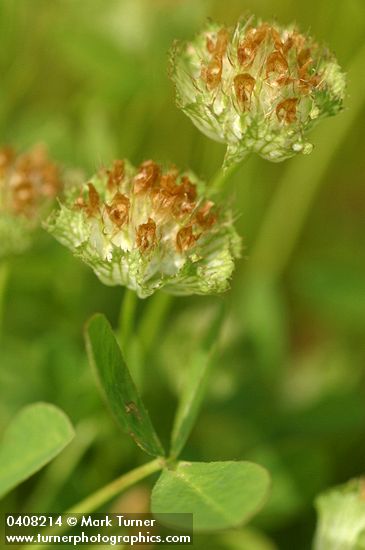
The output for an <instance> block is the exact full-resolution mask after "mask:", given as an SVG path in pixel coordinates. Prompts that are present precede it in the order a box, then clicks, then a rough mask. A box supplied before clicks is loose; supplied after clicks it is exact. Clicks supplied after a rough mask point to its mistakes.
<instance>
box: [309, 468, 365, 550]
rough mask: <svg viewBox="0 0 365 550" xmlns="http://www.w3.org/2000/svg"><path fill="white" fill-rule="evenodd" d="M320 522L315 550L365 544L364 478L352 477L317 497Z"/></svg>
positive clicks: (356, 548) (354, 548) (357, 547)
mask: <svg viewBox="0 0 365 550" xmlns="http://www.w3.org/2000/svg"><path fill="white" fill-rule="evenodd" d="M316 508H317V512H318V515H319V517H318V525H317V530H316V536H315V543H314V550H321V549H322V548H343V549H348V550H360V549H361V548H365V480H364V479H361V478H360V479H353V480H351V481H349V482H347V483H345V484H344V485H341V486H339V487H335V488H332V489H330V490H329V491H326V492H325V493H323V494H322V495H320V496H319V497H318V498H317V500H316Z"/></svg>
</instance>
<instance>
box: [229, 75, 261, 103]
mask: <svg viewBox="0 0 365 550" xmlns="http://www.w3.org/2000/svg"><path fill="white" fill-rule="evenodd" d="M255 84H256V80H255V79H254V78H253V76H251V75H250V74H248V73H244V74H238V75H237V76H235V77H234V80H233V85H234V91H235V94H236V97H237V101H238V103H239V105H240V107H241V108H244V107H245V106H246V105H247V103H248V102H249V101H250V99H251V96H252V92H253V90H254V87H255Z"/></svg>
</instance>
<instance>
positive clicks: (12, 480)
mask: <svg viewBox="0 0 365 550" xmlns="http://www.w3.org/2000/svg"><path fill="white" fill-rule="evenodd" d="M73 437H74V430H73V427H72V425H71V423H70V421H69V419H68V418H67V416H66V415H65V414H64V413H63V412H62V411H61V410H60V409H58V408H57V407H55V406H54V405H50V404H48V403H35V404H33V405H28V406H27V407H24V408H23V409H22V410H21V411H20V412H19V413H18V414H17V415H16V416H15V418H14V419H13V420H12V422H11V423H10V425H9V427H8V428H7V430H6V431H5V433H4V436H3V439H2V441H1V443H0V496H3V495H4V494H5V493H7V492H8V491H10V490H11V489H13V488H14V487H16V486H17V485H18V484H19V483H21V482H22V481H24V480H25V479H27V478H28V477H30V476H31V475H33V474H34V473H35V472H37V471H38V470H40V469H41V468H42V467H43V466H45V465H46V464H47V463H48V462H49V461H50V460H52V459H53V458H54V457H55V456H57V455H58V454H59V453H60V452H61V451H62V449H64V447H66V445H68V444H69V443H70V441H71V440H72V438H73Z"/></svg>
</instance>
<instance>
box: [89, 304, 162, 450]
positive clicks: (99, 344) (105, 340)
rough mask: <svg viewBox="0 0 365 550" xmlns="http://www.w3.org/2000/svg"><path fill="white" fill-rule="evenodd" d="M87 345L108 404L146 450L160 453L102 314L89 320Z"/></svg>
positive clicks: (117, 347)
mask: <svg viewBox="0 0 365 550" xmlns="http://www.w3.org/2000/svg"><path fill="white" fill-rule="evenodd" d="M86 346H87V351H88V356H89V361H90V363H91V364H92V365H94V366H95V368H96V371H97V374H98V378H99V380H100V383H101V386H102V389H103V392H104V394H105V396H106V399H107V401H108V403H109V406H110V408H111V410H112V411H113V413H114V415H115V416H116V418H117V420H118V421H119V423H120V424H121V426H122V427H123V429H124V430H125V431H126V432H127V433H128V434H129V435H130V436H131V437H132V438H133V439H134V441H135V442H136V443H137V445H138V446H139V447H140V448H141V449H143V450H144V451H145V452H146V453H148V454H150V455H152V456H161V455H163V454H164V450H163V448H162V445H161V443H160V441H159V439H158V437H157V435H156V432H155V430H154V428H153V426H152V422H151V420H150V417H149V415H148V412H147V410H146V409H145V406H144V404H143V402H142V399H141V398H140V396H139V394H138V391H137V388H136V386H135V384H134V382H133V380H132V377H131V375H130V373H129V370H128V367H127V365H126V363H125V361H124V359H123V356H122V353H121V350H120V347H119V346H118V343H117V340H116V338H115V336H114V333H113V331H112V328H111V326H110V325H109V323H108V321H107V320H106V318H105V317H104V315H101V314H97V315H94V316H93V317H92V318H91V319H90V321H89V322H88V325H87V327H86Z"/></svg>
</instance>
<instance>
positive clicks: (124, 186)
mask: <svg viewBox="0 0 365 550" xmlns="http://www.w3.org/2000/svg"><path fill="white" fill-rule="evenodd" d="M204 192H205V186H204V184H203V183H202V182H200V181H198V180H197V178H196V177H195V176H194V175H193V174H191V173H184V174H179V172H178V171H177V170H176V169H171V170H168V171H162V170H161V168H160V166H159V165H157V164H156V163H155V162H153V161H146V162H144V163H143V164H142V165H141V166H140V167H139V168H138V169H135V168H134V167H133V166H131V165H130V164H129V163H128V162H127V161H115V162H114V165H113V167H112V168H111V169H110V170H101V171H100V172H99V173H98V174H97V175H95V176H94V177H93V178H92V179H91V180H90V182H89V183H87V184H84V185H82V186H81V187H80V186H77V187H74V188H71V189H69V190H68V191H67V192H66V200H65V202H63V203H61V204H60V206H59V208H58V209H57V210H55V211H54V212H53V213H52V214H51V216H50V218H49V219H48V221H47V223H46V225H45V227H46V229H47V230H48V231H49V232H50V233H51V234H52V235H53V236H54V237H55V238H56V239H57V240H58V241H60V242H61V243H62V244H63V245H65V246H67V247H68V248H69V249H70V250H71V251H72V252H73V253H74V254H75V255H76V256H78V257H79V258H81V259H82V260H83V261H84V262H86V263H87V264H88V265H89V266H90V267H91V268H92V269H93V270H94V272H95V273H96V275H97V276H98V278H99V279H100V280H101V281H102V282H103V283H104V284H107V285H123V286H126V287H128V288H130V289H132V290H135V291H136V292H137V294H138V296H139V297H141V298H145V297H147V296H149V295H151V294H153V293H154V292H155V291H156V290H158V289H160V288H164V290H166V291H168V292H170V293H172V294H194V293H196V294H209V293H217V292H223V291H225V290H226V289H227V288H228V284H229V279H230V277H231V274H232V271H233V268H234V258H235V257H237V256H238V255H239V249H240V239H239V237H238V236H237V234H236V232H235V230H234V228H233V225H232V219H231V215H230V213H229V212H222V211H221V210H220V209H218V208H217V207H216V205H215V204H214V203H213V202H211V201H210V200H208V199H206V198H205V197H204Z"/></svg>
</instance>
